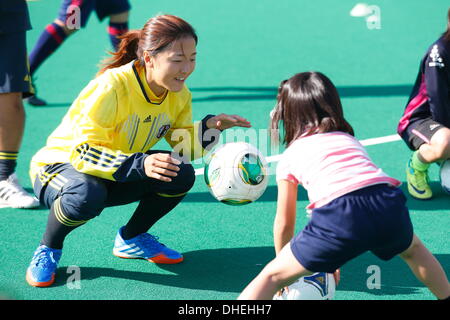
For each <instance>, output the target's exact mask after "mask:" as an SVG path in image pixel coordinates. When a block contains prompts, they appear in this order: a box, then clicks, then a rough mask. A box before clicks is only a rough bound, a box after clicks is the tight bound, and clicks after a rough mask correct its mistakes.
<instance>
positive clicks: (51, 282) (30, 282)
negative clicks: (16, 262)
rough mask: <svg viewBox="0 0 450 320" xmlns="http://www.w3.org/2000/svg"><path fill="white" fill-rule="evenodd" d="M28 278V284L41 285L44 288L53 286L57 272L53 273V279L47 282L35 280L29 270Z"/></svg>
mask: <svg viewBox="0 0 450 320" xmlns="http://www.w3.org/2000/svg"><path fill="white" fill-rule="evenodd" d="M26 280H27V282H28V284H29V285H30V286H33V287H41V288H42V287H49V286H51V285H52V284H53V282H55V274H53V275H52V279H51V280H50V281H46V282H36V281H34V280H33V279H32V278H31V276H30V274H29V272H28V271H27V276H26Z"/></svg>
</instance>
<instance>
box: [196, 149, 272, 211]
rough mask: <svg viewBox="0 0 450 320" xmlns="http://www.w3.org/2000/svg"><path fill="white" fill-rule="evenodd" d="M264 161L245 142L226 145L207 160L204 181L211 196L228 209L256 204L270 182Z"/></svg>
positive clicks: (259, 153)
mask: <svg viewBox="0 0 450 320" xmlns="http://www.w3.org/2000/svg"><path fill="white" fill-rule="evenodd" d="M268 171H269V170H268V166H267V161H266V159H265V158H264V156H263V155H262V154H261V152H260V151H259V150H258V149H257V148H256V147H254V146H253V145H251V144H249V143H246V142H232V143H226V144H224V145H221V146H219V147H217V148H216V149H215V150H213V151H212V152H211V153H210V154H209V155H208V157H207V158H206V164H205V171H204V177H205V182H206V185H207V186H208V189H209V191H210V193H211V194H212V195H213V196H214V197H215V198H216V199H217V200H219V201H221V202H223V203H225V204H228V205H244V204H248V203H251V202H253V201H256V200H257V199H258V198H259V197H260V196H261V195H262V194H263V193H264V191H265V190H266V188H267V183H268V180H269V176H268Z"/></svg>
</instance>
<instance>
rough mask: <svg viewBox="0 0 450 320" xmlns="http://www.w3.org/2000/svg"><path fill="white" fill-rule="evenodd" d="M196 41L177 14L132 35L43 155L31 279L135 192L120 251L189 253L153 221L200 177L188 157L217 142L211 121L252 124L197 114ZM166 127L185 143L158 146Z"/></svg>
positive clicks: (174, 258)
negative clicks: (39, 234) (42, 219)
mask: <svg viewBox="0 0 450 320" xmlns="http://www.w3.org/2000/svg"><path fill="white" fill-rule="evenodd" d="M196 44H197V35H196V33H195V31H194V29H193V28H192V26H191V25H190V24H188V23H187V22H186V21H184V20H182V19H180V18H178V17H175V16H170V15H161V16H157V17H154V18H151V19H150V20H149V21H148V22H147V23H146V24H145V25H144V27H143V28H142V30H134V31H130V32H129V33H127V34H126V35H124V36H123V38H122V41H121V44H120V47H119V50H118V51H117V53H115V54H114V56H113V57H112V58H111V59H110V60H109V61H108V62H107V63H106V65H105V67H104V68H103V69H102V70H101V72H100V75H99V76H97V77H96V78H95V79H94V80H92V81H91V82H90V83H89V84H88V85H87V86H86V87H85V88H84V89H83V90H82V92H81V93H80V94H79V96H78V97H77V99H76V100H75V101H74V103H73V104H72V106H71V108H70V109H69V110H68V112H67V114H66V116H65V117H64V118H63V120H62V123H61V124H60V125H59V126H58V127H57V128H56V130H55V131H54V132H53V133H52V134H51V135H50V137H49V138H48V140H47V145H46V146H45V147H44V148H42V149H41V150H39V151H38V152H37V154H35V155H34V157H33V159H32V162H31V168H30V176H31V179H32V182H33V185H34V191H35V194H36V196H37V197H38V198H39V200H40V201H41V203H42V204H43V205H45V206H47V207H48V208H49V209H50V214H49V217H48V222H47V228H46V230H45V233H44V236H43V238H42V240H41V243H40V245H39V246H38V248H37V249H36V251H35V253H34V256H33V259H32V261H31V263H30V266H29V268H28V270H27V273H26V279H27V281H28V283H29V284H30V285H32V286H49V285H51V284H52V283H53V282H54V277H55V271H56V268H57V265H58V261H59V260H60V258H61V253H62V247H63V242H64V239H65V238H66V236H67V235H68V234H69V233H70V232H71V231H73V230H74V229H75V228H77V227H79V226H81V225H83V224H85V223H86V222H87V221H89V220H90V219H92V218H94V217H95V216H97V215H99V214H100V213H101V212H102V210H103V209H104V208H106V207H110V206H117V205H123V204H128V203H131V202H135V201H139V205H138V207H137V209H136V211H135V212H134V214H133V215H132V217H131V219H130V220H129V221H128V223H127V224H126V225H125V226H123V227H122V228H120V229H119V231H118V233H117V236H116V239H115V243H114V249H113V253H114V255H116V256H119V257H122V258H140V259H147V260H149V261H151V262H155V263H179V262H181V261H182V260H183V256H182V255H181V254H180V253H178V252H177V251H175V250H172V249H169V248H168V247H166V246H164V245H163V244H161V243H160V242H158V238H157V237H155V236H153V235H150V234H148V233H147V231H148V230H149V229H150V227H151V226H153V225H154V224H155V223H156V222H157V221H158V220H159V219H161V218H162V217H163V216H164V215H166V214H167V213H168V212H170V211H171V210H172V209H173V208H174V207H175V206H176V205H177V204H178V203H179V202H180V201H181V200H182V199H183V197H184V196H185V195H186V193H187V192H188V191H189V189H190V188H191V187H192V185H193V183H194V180H195V174H194V169H193V167H192V165H191V164H190V163H189V162H187V161H186V159H194V158H198V157H201V156H202V155H203V152H204V151H205V149H206V148H208V149H209V147H210V146H211V141H206V137H207V136H209V137H211V136H213V137H214V136H215V137H216V138H217V135H214V134H213V135H211V134H209V133H208V134H207V135H206V136H205V140H204V139H203V135H204V133H205V131H206V130H207V129H214V130H217V131H216V133H219V132H220V131H221V130H224V129H227V128H230V127H233V126H241V127H250V123H249V122H248V121H247V120H245V119H244V118H242V117H239V116H236V115H225V114H220V115H217V116H213V115H209V116H206V117H205V118H204V119H203V120H202V121H200V122H198V123H193V122H192V108H191V93H190V92H189V90H188V89H187V87H186V85H185V82H186V80H187V78H188V77H189V76H190V74H191V73H192V72H193V71H194V68H195V58H196ZM163 137H164V138H165V139H166V140H167V142H168V143H169V144H170V145H171V146H172V147H173V148H174V150H176V151H177V152H173V153H171V152H170V151H158V150H151V148H152V146H153V145H154V144H155V143H157V142H158V141H159V140H160V139H162V138H163ZM216 141H218V139H216ZM180 231H181V229H180ZM82 245H85V246H89V245H93V243H91V244H89V241H86V242H85V243H83V244H82Z"/></svg>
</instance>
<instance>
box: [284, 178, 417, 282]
mask: <svg viewBox="0 0 450 320" xmlns="http://www.w3.org/2000/svg"><path fill="white" fill-rule="evenodd" d="M412 239H413V226H412V223H411V219H410V217H409V210H408V208H407V207H406V197H405V196H404V194H403V192H402V191H401V190H400V189H399V188H394V187H390V186H388V185H386V184H380V185H374V186H370V187H366V188H363V189H360V190H356V191H354V192H351V193H349V194H346V195H344V196H341V197H339V198H337V199H335V200H333V201H331V202H330V203H328V204H327V205H325V206H323V207H320V208H317V209H314V210H313V211H312V217H311V220H310V221H309V223H308V224H307V225H306V227H305V228H304V229H303V230H302V231H301V232H299V233H298V234H297V235H296V236H295V237H294V238H293V239H292V240H291V242H290V246H291V250H292V252H293V254H294V256H295V257H296V258H297V260H298V261H299V262H300V264H301V265H302V266H304V267H305V268H306V269H308V270H309V271H313V272H330V273H332V272H334V271H335V270H336V269H339V268H340V267H341V266H342V265H344V264H345V263H346V262H347V261H349V260H351V259H353V258H355V257H357V256H359V255H360V254H362V253H364V252H366V251H371V252H372V253H374V254H375V255H376V256H377V257H379V258H380V259H382V260H390V259H391V258H393V257H394V256H396V255H397V254H399V253H401V252H403V251H405V250H406V249H407V248H408V247H409V246H410V244H411V242H412Z"/></svg>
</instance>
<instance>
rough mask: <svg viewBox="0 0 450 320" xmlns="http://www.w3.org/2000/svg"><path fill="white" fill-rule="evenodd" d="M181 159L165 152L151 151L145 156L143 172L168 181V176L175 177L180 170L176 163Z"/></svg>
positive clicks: (148, 175) (151, 176)
mask: <svg viewBox="0 0 450 320" xmlns="http://www.w3.org/2000/svg"><path fill="white" fill-rule="evenodd" d="M180 163H181V161H179V160H177V159H175V158H173V157H171V156H170V154H167V153H153V154H151V155H149V156H148V157H147V158H145V161H144V169H145V174H146V175H147V177H149V178H153V179H157V180H161V181H165V182H170V181H172V179H171V178H170V177H176V176H177V171H179V170H180V168H179V167H178V165H179V164H180Z"/></svg>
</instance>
